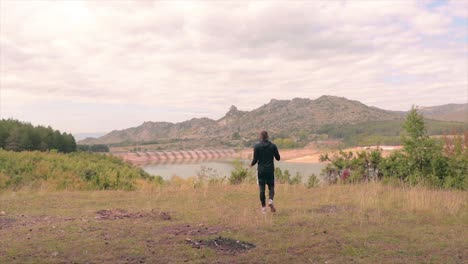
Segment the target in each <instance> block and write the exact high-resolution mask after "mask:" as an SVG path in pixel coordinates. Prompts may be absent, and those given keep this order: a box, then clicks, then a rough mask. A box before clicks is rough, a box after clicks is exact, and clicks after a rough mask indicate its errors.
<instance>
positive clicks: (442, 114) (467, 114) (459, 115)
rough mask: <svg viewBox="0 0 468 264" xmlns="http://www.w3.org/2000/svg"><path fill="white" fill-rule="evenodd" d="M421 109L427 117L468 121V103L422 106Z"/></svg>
mask: <svg viewBox="0 0 468 264" xmlns="http://www.w3.org/2000/svg"><path fill="white" fill-rule="evenodd" d="M419 110H420V112H421V113H422V114H423V115H424V117H426V118H430V119H435V120H442V121H458V122H464V123H468V103H466V104H446V105H440V106H431V107H420V108H419Z"/></svg>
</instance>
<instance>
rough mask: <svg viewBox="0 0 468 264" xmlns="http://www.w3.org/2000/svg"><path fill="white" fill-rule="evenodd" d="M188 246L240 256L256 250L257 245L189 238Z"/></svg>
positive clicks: (231, 240)
mask: <svg viewBox="0 0 468 264" xmlns="http://www.w3.org/2000/svg"><path fill="white" fill-rule="evenodd" d="M186 241H187V244H190V245H192V247H194V248H202V247H209V248H212V249H214V250H216V251H218V252H223V253H226V254H233V255H236V254H239V253H244V252H246V251H249V250H251V249H254V248H255V245H254V244H252V243H249V242H245V241H239V240H235V239H232V238H225V237H221V236H220V237H217V238H214V239H207V240H192V239H189V238H187V239H186Z"/></svg>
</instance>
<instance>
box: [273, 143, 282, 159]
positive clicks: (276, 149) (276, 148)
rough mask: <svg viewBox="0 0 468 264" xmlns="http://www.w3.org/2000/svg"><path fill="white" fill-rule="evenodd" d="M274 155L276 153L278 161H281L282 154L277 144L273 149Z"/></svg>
mask: <svg viewBox="0 0 468 264" xmlns="http://www.w3.org/2000/svg"><path fill="white" fill-rule="evenodd" d="M273 155H275V159H276V160H277V161H279V160H280V159H281V157H280V154H279V151H278V147H277V146H276V145H275V147H274V149H273Z"/></svg>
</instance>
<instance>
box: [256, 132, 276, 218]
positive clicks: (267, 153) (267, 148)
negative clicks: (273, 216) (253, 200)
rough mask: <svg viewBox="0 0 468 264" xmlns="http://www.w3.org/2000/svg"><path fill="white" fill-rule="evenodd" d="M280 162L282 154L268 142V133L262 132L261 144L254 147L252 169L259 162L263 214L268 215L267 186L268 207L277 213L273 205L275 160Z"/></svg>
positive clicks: (259, 184)
mask: <svg viewBox="0 0 468 264" xmlns="http://www.w3.org/2000/svg"><path fill="white" fill-rule="evenodd" d="M273 158H275V159H276V160H278V161H279V160H280V154H279V152H278V148H277V147H276V145H275V144H273V143H271V142H270V141H269V140H268V132H266V131H262V132H260V142H259V143H257V144H255V146H254V154H253V160H252V163H251V164H250V167H253V166H254V165H255V164H256V163H257V162H258V169H257V170H258V186H259V188H260V202H261V203H262V213H266V202H265V184H266V185H268V196H269V198H270V200H269V201H268V206H270V209H271V211H272V212H276V209H275V206H274V204H273V197H274V196H275V164H274V160H273Z"/></svg>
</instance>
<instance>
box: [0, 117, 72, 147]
mask: <svg viewBox="0 0 468 264" xmlns="http://www.w3.org/2000/svg"><path fill="white" fill-rule="evenodd" d="M0 148H2V149H5V150H11V151H33V150H38V151H47V150H52V149H55V150H57V151H58V152H63V153H69V152H74V151H76V150H77V145H76V141H75V138H74V137H73V135H72V134H69V133H65V132H63V133H62V132H60V131H58V130H54V129H52V128H51V127H50V126H49V127H44V126H33V125H32V124H30V123H24V122H20V121H18V120H14V119H2V120H0Z"/></svg>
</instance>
